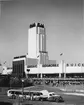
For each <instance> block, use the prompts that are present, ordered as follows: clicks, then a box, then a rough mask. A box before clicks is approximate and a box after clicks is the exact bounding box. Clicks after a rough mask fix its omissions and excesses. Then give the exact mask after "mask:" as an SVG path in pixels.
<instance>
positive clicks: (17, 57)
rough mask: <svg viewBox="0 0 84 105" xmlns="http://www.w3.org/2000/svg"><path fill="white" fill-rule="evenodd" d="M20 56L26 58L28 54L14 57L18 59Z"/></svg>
mask: <svg viewBox="0 0 84 105" xmlns="http://www.w3.org/2000/svg"><path fill="white" fill-rule="evenodd" d="M18 58H26V55H21V56H16V57H14V59H18Z"/></svg>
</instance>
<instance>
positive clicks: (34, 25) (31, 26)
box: [29, 23, 44, 28]
mask: <svg viewBox="0 0 84 105" xmlns="http://www.w3.org/2000/svg"><path fill="white" fill-rule="evenodd" d="M29 27H30V28H33V27H36V24H35V23H33V24H30V26H29ZM37 27H41V28H44V24H40V23H37Z"/></svg>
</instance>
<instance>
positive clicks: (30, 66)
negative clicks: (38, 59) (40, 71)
mask: <svg viewBox="0 0 84 105" xmlns="http://www.w3.org/2000/svg"><path fill="white" fill-rule="evenodd" d="M27 67H28V68H33V67H37V65H28V66H27Z"/></svg>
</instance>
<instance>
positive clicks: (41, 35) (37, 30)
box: [28, 23, 47, 63]
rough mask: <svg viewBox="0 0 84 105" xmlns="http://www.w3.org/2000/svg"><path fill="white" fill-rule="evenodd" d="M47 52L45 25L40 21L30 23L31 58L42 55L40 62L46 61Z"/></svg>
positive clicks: (29, 53)
mask: <svg viewBox="0 0 84 105" xmlns="http://www.w3.org/2000/svg"><path fill="white" fill-rule="evenodd" d="M46 55H47V52H46V34H45V27H44V25H43V24H40V23H33V24H30V26H29V30H28V56H29V58H37V57H38V56H39V57H40V63H42V62H44V61H43V60H44V59H45V57H46Z"/></svg>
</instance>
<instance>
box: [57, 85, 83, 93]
mask: <svg viewBox="0 0 84 105" xmlns="http://www.w3.org/2000/svg"><path fill="white" fill-rule="evenodd" d="M59 89H60V90H62V91H65V92H78V93H84V86H83V85H74V86H73V85H69V86H65V87H59Z"/></svg>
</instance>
